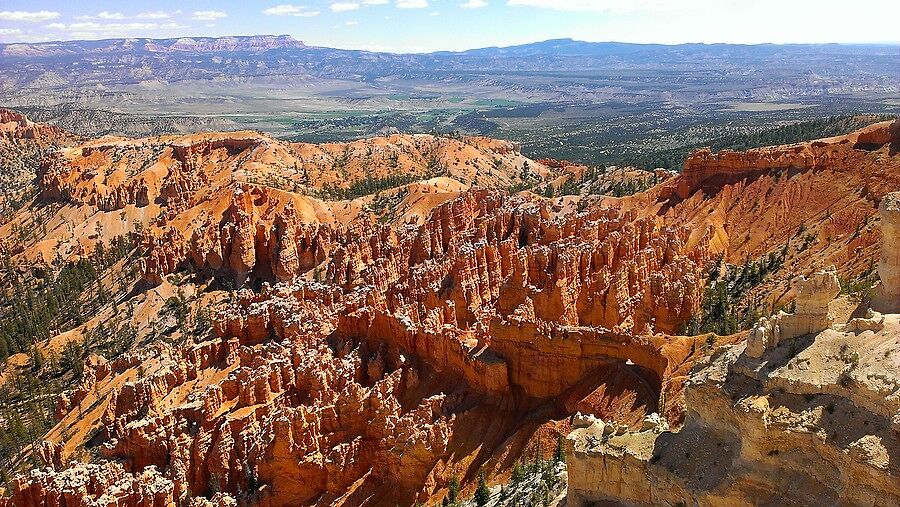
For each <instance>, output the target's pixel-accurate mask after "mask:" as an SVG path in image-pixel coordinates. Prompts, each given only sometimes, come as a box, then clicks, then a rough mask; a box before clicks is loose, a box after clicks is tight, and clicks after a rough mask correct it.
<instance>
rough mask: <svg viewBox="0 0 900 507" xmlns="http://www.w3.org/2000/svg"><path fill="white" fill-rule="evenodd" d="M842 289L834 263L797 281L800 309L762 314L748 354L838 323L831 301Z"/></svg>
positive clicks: (760, 354)
mask: <svg viewBox="0 0 900 507" xmlns="http://www.w3.org/2000/svg"><path fill="white" fill-rule="evenodd" d="M840 292H841V285H840V281H839V280H838V277H837V272H836V271H835V269H834V267H830V268H828V269H826V270H824V271H818V272H816V273H815V274H813V275H812V276H811V277H810V278H809V279H807V278H805V277H802V276H801V277H800V279H799V280H798V281H797V310H796V311H795V312H794V313H791V314H788V313H784V312H779V313H778V314H777V315H775V316H773V317H772V318H771V319H767V318H762V319H760V321H759V322H758V323H757V324H756V326H754V328H753V329H752V330H751V331H750V335H749V336H748V338H747V351H746V353H747V355H748V356H750V357H757V358H758V357H762V355H763V354H764V353H765V351H766V350H769V349H772V348H775V347H777V346H778V343H779V342H781V341H783V340H790V339H793V338H797V337H799V336H805V335H808V334H812V333H818V332H820V331H824V330H826V329H828V328H830V327H831V326H832V324H834V317H832V315H831V314H830V313H828V303H829V302H831V300H832V299H834V298H835V297H837V295H838V294H840Z"/></svg>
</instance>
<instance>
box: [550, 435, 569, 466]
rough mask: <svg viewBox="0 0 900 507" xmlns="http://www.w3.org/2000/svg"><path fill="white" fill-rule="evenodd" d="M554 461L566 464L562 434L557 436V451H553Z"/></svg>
mask: <svg viewBox="0 0 900 507" xmlns="http://www.w3.org/2000/svg"><path fill="white" fill-rule="evenodd" d="M553 461H555V462H556V463H565V462H566V452H565V449H564V448H563V436H562V433H560V434H559V435H557V436H556V449H555V450H554V451H553Z"/></svg>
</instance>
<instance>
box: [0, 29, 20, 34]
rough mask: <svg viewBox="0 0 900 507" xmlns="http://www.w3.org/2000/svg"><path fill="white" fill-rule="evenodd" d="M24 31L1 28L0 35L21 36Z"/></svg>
mask: <svg viewBox="0 0 900 507" xmlns="http://www.w3.org/2000/svg"><path fill="white" fill-rule="evenodd" d="M21 33H22V30H19V29H18V28H0V35H19V34H21Z"/></svg>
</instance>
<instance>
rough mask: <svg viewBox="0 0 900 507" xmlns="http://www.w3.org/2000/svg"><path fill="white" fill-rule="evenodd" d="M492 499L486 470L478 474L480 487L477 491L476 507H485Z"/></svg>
mask: <svg viewBox="0 0 900 507" xmlns="http://www.w3.org/2000/svg"><path fill="white" fill-rule="evenodd" d="M490 499H491V491H490V490H489V489H488V487H487V479H486V478H485V476H484V470H482V471H480V472H478V487H477V488H476V489H475V505H477V506H478V507H484V506H485V505H487V503H488V500H490Z"/></svg>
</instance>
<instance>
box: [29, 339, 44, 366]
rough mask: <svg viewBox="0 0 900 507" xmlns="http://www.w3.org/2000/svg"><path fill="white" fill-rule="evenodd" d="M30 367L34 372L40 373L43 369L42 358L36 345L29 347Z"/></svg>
mask: <svg viewBox="0 0 900 507" xmlns="http://www.w3.org/2000/svg"><path fill="white" fill-rule="evenodd" d="M31 366H32V367H33V368H34V370H35V371H40V370H41V368H43V367H44V356H43V354H41V351H40V350H38V347H37V345H33V346H32V347H31Z"/></svg>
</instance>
